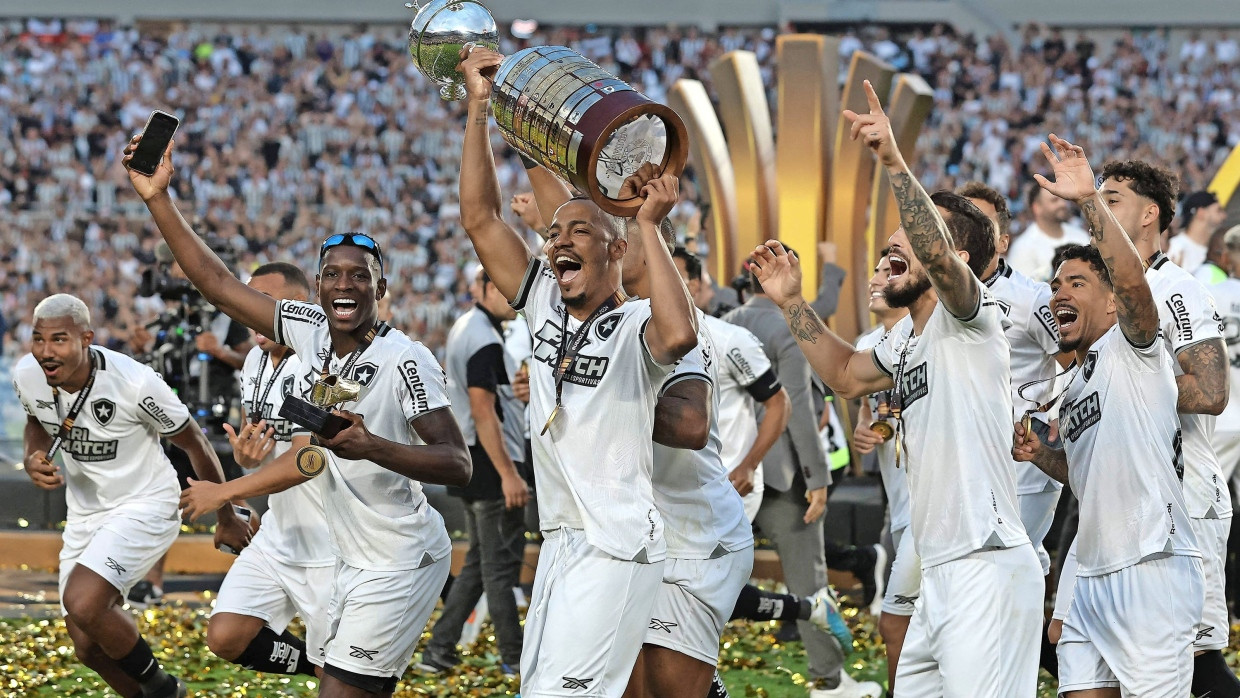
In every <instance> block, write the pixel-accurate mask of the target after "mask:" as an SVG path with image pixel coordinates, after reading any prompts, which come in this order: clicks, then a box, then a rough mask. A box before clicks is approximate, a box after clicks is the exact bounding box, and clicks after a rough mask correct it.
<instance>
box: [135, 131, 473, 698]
mask: <svg viewBox="0 0 1240 698" xmlns="http://www.w3.org/2000/svg"><path fill="white" fill-rule="evenodd" d="M140 139H141V136H134V138H133V140H131V141H130V143H129V145H128V146H127V147H126V148H125V154H124V160H123V162H127V161H128V159H129V157H131V154H132V152H133V150H134V148H135V146H136V145H137V143H138V142H139V140H140ZM172 154H173V144H169V146H168V149H167V150H166V152H165V153H164V158H163V160H162V161H161V163H160V165H159V168H158V169H157V170H156V172H155V174H154V175H152V176H150V177H148V176H146V175H143V174H141V173H138V172H135V171H133V170H129V179H130V182H131V183H132V184H133V187H134V190H135V191H136V192H137V193H138V194H139V195H140V196H141V197H142V200H143V201H144V202H145V203H146V206H147V208H148V209H149V210H150V212H151V216H152V218H154V220H155V223H156V225H157V226H158V227H159V231H160V233H161V234H162V235H163V237H164V240H166V241H167V242H168V246H169V248H171V250H172V253H173V255H174V256H175V257H176V260H177V262H178V263H180V265H181V268H182V269H184V270H185V271H186V274H187V275H188V276H189V278H190V281H192V282H193V284H194V286H195V287H197V288H198V290H199V291H200V292H201V293H202V295H203V297H205V298H206V299H207V300H208V301H210V302H211V303H212V304H214V305H215V306H216V307H218V308H220V309H221V310H223V311H224V312H225V313H226V314H227V315H228V316H229V317H232V318H233V319H234V320H237V321H238V322H241V323H242V324H244V325H246V326H248V327H249V328H250V329H252V330H254V331H255V332H258V333H259V334H261V335H264V336H266V337H271V338H272V339H274V340H275V341H276V342H278V343H280V344H283V345H285V346H287V347H289V348H290V349H292V350H293V351H294V352H296V354H297V355H298V356H299V357H301V361H302V366H303V369H304V370H303V373H302V375H301V377H300V379H299V381H298V384H297V387H295V389H294V393H295V394H296V395H299V396H304V397H309V396H310V394H311V390H312V385H313V384H315V383H324V384H326V383H328V382H329V381H328V379H329V378H331V377H336V379H337V380H339V379H341V378H343V379H347V380H352V381H355V382H356V384H357V385H358V386H359V389H360V391H359V394H358V396H357V397H356V398H355V399H350V400H347V401H345V402H342V403H340V405H341V406H342V407H347V409H339V410H337V411H336V412H335V414H337V415H338V416H341V417H343V418H344V419H346V420H347V421H348V426H347V427H346V428H344V429H342V430H341V431H340V432H339V433H337V434H336V435H335V436H333V437H331V438H324V439H323V440H322V445H323V446H324V447H325V448H326V449H327V450H328V451H329V454H328V457H327V459H326V460H327V463H326V472H325V473H324V474H323V476H322V477H324V478H325V479H324V481H323V482H322V483H317V484H319V485H320V486H321V487H322V488H323V503H324V511H325V513H326V516H327V526H328V530H329V531H330V533H331V543H332V549H333V552H334V553H335V555H336V557H337V564H336V572H335V579H334V582H333V588H332V595H331V600H330V602H329V604H328V610H327V614H326V621H327V626H328V631H327V642H326V646H325V647H324V648H323V651H322V653H321V654H320V657H319V658H320V659H321V660H322V661H323V683H322V686H321V688H320V692H319V695H320V696H325V697H329V698H353V697H354V696H357V697H362V696H389V695H391V694H392V692H393V691H394V690H395V687H396V681H397V679H398V678H399V677H400V676H401V674H403V673H404V671H405V668H406V667H407V666H408V665H409V662H410V660H411V659H412V658H413V652H414V649H415V647H416V645H417V641H418V638H419V637H420V636H421V633H422V629H423V627H424V626H425V625H426V621H427V619H428V618H429V617H430V614H431V611H432V610H433V609H434V607H435V603H436V602H437V601H438V599H439V592H440V591H441V590H442V588H443V584H444V581H445V580H446V579H447V576H448V567H449V565H450V562H451V557H450V554H451V550H452V543H451V540H450V539H449V538H448V532H447V530H445V528H444V524H443V519H442V517H440V515H439V512H437V511H435V509H434V508H432V507H431V506H430V504H429V503H428V502H427V501H426V496H425V495H424V494H423V492H422V485H421V483H423V482H426V483H436V484H444V485H464V484H465V483H467V482H469V479H470V474H471V464H470V460H469V451H468V449H466V447H465V441H464V438H463V437H462V436H461V431H460V429H459V428H458V427H457V424H456V420H455V419H454V418H453V416H452V413H451V411H450V410H449V409H447V408H448V406H449V405H448V399H447V396H446V386H445V382H444V375H443V369H441V368H440V366H439V364H438V363H437V362H436V361H435V358H434V356H433V355H432V354H431V353H430V351H429V350H428V349H427V348H426V347H424V346H422V344H420V343H418V342H415V341H414V340H412V339H410V338H409V337H407V336H405V335H404V334H403V333H402V332H400V331H398V330H395V329H392V328H391V327H389V326H388V325H387V324H386V323H383V322H379V321H378V302H379V300H380V299H381V298H383V296H384V295H385V293H386V292H387V280H386V279H385V278H383V256H382V252H381V250H380V248H379V245H378V243H377V242H375V240H374V239H373V238H371V237H369V236H367V235H361V234H357V233H349V234H343V235H332V236H330V237H328V238H327V239H326V240H324V242H323V244H322V245H321V246H320V248H319V269H318V275H317V277H316V279H315V282H316V286H317V288H316V296H317V297H318V304H311V303H304V302H300V301H292V300H283V301H276V300H275V299H273V298H272V297H271V296H268V295H266V294H264V293H262V292H260V291H258V290H255V289H253V288H250V287H249V286H246V285H245V284H243V283H241V281H240V280H239V279H237V278H236V277H235V276H233V275H232V272H230V271H229V270H228V267H226V266H225V265H224V264H223V262H221V261H220V259H219V258H218V257H217V256H216V255H215V254H214V253H213V252H212V251H211V250H210V249H209V248H208V247H207V246H206V245H205V244H204V243H203V242H202V240H201V239H200V238H199V237H198V236H197V235H195V234H194V231H193V230H191V229H190V227H189V225H188V224H187V223H186V222H185V219H184V218H183V217H182V216H181V213H180V211H178V210H177V207H176V204H175V203H174V202H173V200H172V198H171V196H169V194H168V184H169V182H170V181H171V179H172V174H173V169H172ZM306 479H307V478H306V476H305V475H303V474H302V472H301V471H300V470H299V469H298V465H297V463H296V462H289V461H287V460H284V461H282V460H281V459H277V460H276V461H273V462H272V463H270V464H268V466H267V467H264V468H260V469H259V471H258V472H256V473H254V474H251V475H248V476H246V477H243V478H239V479H238V480H236V481H235V482H237V483H241V485H239V486H241V487H245V488H248V490H247V492H248V493H253V494H257V493H270V492H277V491H281V490H284V489H287V488H289V487H292V486H295V485H298V484H300V483H302V482H305V481H306ZM311 649H312V650H313V649H314V648H311Z"/></svg>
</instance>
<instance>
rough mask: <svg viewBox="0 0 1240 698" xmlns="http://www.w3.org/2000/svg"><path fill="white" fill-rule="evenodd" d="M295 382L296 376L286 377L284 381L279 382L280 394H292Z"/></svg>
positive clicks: (285, 395) (286, 395) (287, 395)
mask: <svg viewBox="0 0 1240 698" xmlns="http://www.w3.org/2000/svg"><path fill="white" fill-rule="evenodd" d="M296 382H297V377H296V376H288V377H286V378H285V379H284V382H283V383H281V384H280V394H281V395H283V396H284V397H289V396H291V395H292V394H293V386H294V385H295V384H296Z"/></svg>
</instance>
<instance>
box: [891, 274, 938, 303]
mask: <svg viewBox="0 0 1240 698" xmlns="http://www.w3.org/2000/svg"><path fill="white" fill-rule="evenodd" d="M906 273H911V272H906ZM930 288H931V284H930V277H929V276H927V275H925V274H922V275H921V276H919V277H916V278H914V279H913V280H912V281H910V282H909V284H908V285H907V286H905V287H904V288H896V287H895V286H893V285H892V284H887V285H886V286H884V287H883V300H885V301H887V305H888V306H889V307H892V308H907V307H909V306H910V305H912V304H914V303H916V302H917V299H919V298H921V297H922V295H924V294H925V293H926V291H929V290H930Z"/></svg>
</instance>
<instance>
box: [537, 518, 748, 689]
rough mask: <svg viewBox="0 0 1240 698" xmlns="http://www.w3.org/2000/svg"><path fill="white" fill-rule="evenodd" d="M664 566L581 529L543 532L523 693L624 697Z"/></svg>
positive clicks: (647, 624) (660, 562)
mask: <svg viewBox="0 0 1240 698" xmlns="http://www.w3.org/2000/svg"><path fill="white" fill-rule="evenodd" d="M663 565H664V563H663V561H659V562H654V563H640V562H633V561H632V560H621V559H618V558H614V557H612V556H610V555H608V554H607V553H604V552H603V551H602V550H599V549H598V548H596V547H594V546H593V545H590V544H589V543H588V542H587V541H586V534H585V531H582V530H578V529H573V528H560V529H556V530H554V531H544V532H543V545H542V550H541V551H540V552H539V554H538V569H537V571H536V572H535V573H534V593H533V596H532V597H531V598H530V608H529V611H527V613H526V616H525V645H524V648H523V649H522V652H521V695H522V696H525V698H543V697H544V696H578V697H580V696H590V697H591V698H599V697H602V696H606V697H608V698H611V697H613V696H616V697H618V696H620V695H622V694H623V693H624V689H625V686H627V685H628V683H629V675H630V674H631V673H632V672H633V665H634V663H636V662H637V653H638V652H639V651H640V650H641V647H642V642H644V641H645V637H646V628H647V627H648V626H649V624H650V617H651V613H650V611H651V609H652V608H653V607H654V599H655V597H656V596H657V595H658V591H659V586H660V584H662V582H663ZM733 600H735V599H733Z"/></svg>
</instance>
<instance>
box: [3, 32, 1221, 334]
mask: <svg viewBox="0 0 1240 698" xmlns="http://www.w3.org/2000/svg"><path fill="white" fill-rule="evenodd" d="M776 34H777V30H775V29H774V28H770V27H767V28H754V29H735V28H729V29H725V30H723V31H722V32H720V33H718V34H710V35H708V34H706V33H703V32H699V31H698V30H697V29H695V28H693V27H690V28H687V29H684V30H680V29H638V30H628V29H625V30H618V29H617V30H613V29H605V28H604V29H595V28H591V27H587V28H584V29H583V28H572V29H539V30H536V31H535V32H534V33H532V34H531V35H530V36H528V37H525V38H522V39H515V38H511V37H509V38H507V39H506V40H505V44H504V46H503V47H502V48H503V49H504V50H506V51H508V50H513V49H515V48H518V47H520V46H522V45H536V44H567V45H571V46H573V47H575V48H577V49H578V50H580V51H581V52H582V53H584V54H585V55H587V56H589V57H591V58H593V59H594V60H596V61H597V62H599V63H600V64H601V65H602V66H603V67H604V68H606V69H608V70H611V71H614V72H615V73H617V74H619V75H620V76H622V77H623V78H625V79H627V80H629V81H631V82H633V83H634V84H636V85H639V86H640V89H642V90H643V91H644V92H646V93H647V94H648V95H649V96H651V97H652V98H654V99H661V98H663V97H664V95H665V93H666V89H667V87H668V86H669V85H670V84H672V82H674V81H675V80H676V79H678V78H681V77H689V78H699V79H703V80H704V81H706V82H708V83H709V72H708V70H707V67H708V66H709V64H710V62H711V61H712V60H713V59H714V58H716V57H717V56H719V55H720V54H722V53H723V52H726V51H729V50H734V49H747V50H752V51H754V52H755V53H756V54H757V56H758V58H759V60H760V61H761V65H762V69H763V71H764V77H765V78H767V84H768V85H770V86H771V89H772V90H773V89H774V80H773V79H771V78H773V69H774V66H773V62H774V61H773V55H774V40H775V37H776ZM1179 39H1181V40H1172V39H1171V38H1169V37H1168V36H1167V35H1165V34H1163V33H1157V32H1152V33H1143V34H1135V33H1134V34H1126V35H1123V36H1122V37H1121V38H1120V39H1119V40H1118V41H1116V42H1115V44H1114V46H1099V45H1098V44H1097V43H1096V42H1095V40H1094V39H1092V38H1090V36H1088V35H1085V34H1079V35H1076V36H1075V37H1069V36H1068V35H1067V34H1065V33H1064V32H1062V31H1060V30H1057V29H1045V28H1038V27H1030V28H1028V29H1026V30H1025V31H1024V32H1023V33H1022V34H1021V41H1020V44H1019V46H1011V45H1009V44H1008V43H1007V42H1006V41H1005V40H1004V39H1003V38H1002V37H1001V36H992V37H990V38H988V39H985V40H978V39H975V38H974V37H972V36H965V37H960V36H957V35H955V34H953V32H951V30H949V29H946V28H943V27H937V28H935V29H934V30H933V31H931V32H929V33H925V32H921V31H916V32H913V33H911V34H904V35H899V36H897V35H891V34H888V33H887V30H885V29H875V30H867V31H865V32H863V33H860V34H858V33H853V32H849V33H847V34H845V35H844V36H843V40H842V42H841V46H840V50H841V53H842V54H845V55H847V54H850V53H851V52H852V51H853V50H855V49H867V50H870V51H872V52H874V53H875V54H876V55H878V56H880V57H882V58H884V59H887V60H889V61H891V62H892V63H893V64H895V65H896V66H897V67H898V68H900V69H902V70H912V71H916V72H919V73H921V74H922V75H924V76H926V77H927V79H928V80H929V81H930V83H931V84H932V85H933V86H934V88H935V107H934V110H933V112H932V115H931V118H930V123H929V124H928V126H927V128H926V129H925V132H924V135H923V138H922V140H921V142H920V144H919V145H920V150H919V153H920V154H919V158H920V163H919V165H918V166H917V167H916V170H917V171H918V172H919V175H920V176H921V177H922V178H923V181H924V182H925V185H926V186H927V187H928V188H930V189H934V188H941V187H951V186H953V185H956V184H958V183H961V182H963V181H965V180H969V179H980V180H982V181H984V182H986V183H987V184H989V185H991V186H992V187H994V188H995V189H997V190H998V191H1000V192H1002V193H1003V194H1005V195H1007V196H1008V197H1009V198H1010V199H1011V200H1012V201H1014V202H1017V203H1016V206H1015V208H1016V211H1015V213H1016V216H1017V219H1018V223H1017V225H1016V226H1014V229H1015V230H1017V231H1019V230H1021V228H1022V224H1021V222H1022V221H1024V220H1027V217H1026V216H1025V212H1024V211H1023V210H1022V209H1023V208H1024V207H1023V206H1022V205H1021V204H1020V202H1021V201H1022V200H1023V196H1022V190H1023V189H1024V187H1025V186H1026V185H1027V184H1028V183H1029V182H1030V179H1029V176H1030V175H1031V172H1032V169H1034V168H1037V167H1038V166H1039V165H1038V163H1039V158H1038V157H1036V149H1037V144H1038V142H1039V141H1040V140H1041V139H1042V137H1043V135H1044V134H1045V133H1046V132H1048V131H1050V132H1056V133H1065V134H1069V135H1071V136H1072V137H1074V138H1076V139H1080V140H1082V141H1085V142H1089V143H1091V144H1092V145H1093V146H1094V147H1095V148H1097V149H1098V150H1099V151H1103V152H1107V153H1109V154H1112V155H1114V156H1115V157H1144V158H1149V159H1153V160H1157V161H1159V162H1165V163H1169V164H1170V165H1172V166H1173V168H1174V169H1176V170H1177V172H1178V173H1179V174H1180V175H1181V177H1182V178H1183V180H1184V190H1185V191H1192V190H1195V189H1201V188H1203V187H1204V185H1205V184H1206V183H1207V182H1208V180H1209V177H1210V174H1211V173H1212V172H1213V171H1214V170H1215V169H1216V168H1217V166H1218V165H1219V164H1220V163H1221V161H1222V159H1223V158H1224V157H1225V156H1226V154H1227V152H1228V151H1229V149H1230V148H1231V147H1232V146H1234V145H1235V144H1236V143H1237V141H1238V140H1240V128H1238V126H1240V124H1238V123H1237V121H1238V120H1240V108H1238V106H1240V105H1238V104H1237V100H1236V95H1235V92H1234V90H1233V88H1232V87H1231V85H1232V84H1234V83H1235V82H1236V77H1237V75H1236V73H1237V70H1240V62H1238V61H1237V55H1238V54H1240V50H1238V48H1237V47H1238V45H1237V42H1236V40H1235V39H1234V38H1233V37H1232V36H1231V35H1230V34H1229V33H1227V32H1222V33H1219V34H1215V35H1212V36H1200V35H1198V34H1196V33H1194V34H1192V35H1190V36H1188V37H1187V38H1185V37H1180V38H1179ZM0 55H4V56H6V57H7V58H8V59H9V60H5V61H3V63H2V64H0V105H2V108H0V164H2V165H3V166H2V167H0V333H3V334H0V336H3V335H7V337H5V338H6V339H8V340H9V341H7V342H4V346H3V352H4V353H5V354H7V355H9V356H14V355H17V354H20V353H21V352H23V351H24V349H25V347H26V346H27V344H28V340H29V329H30V328H29V325H28V318H29V317H30V311H31V310H32V308H33V305H34V303H35V302H37V301H38V300H39V299H40V298H42V297H44V296H46V295H47V294H48V293H51V292H55V291H67V292H72V293H76V294H79V295H81V296H82V297H83V298H85V299H86V301H87V302H88V303H89V304H90V305H91V306H92V307H94V308H96V309H97V311H98V312H99V316H100V318H101V320H103V321H102V322H100V323H99V330H100V341H102V342H104V343H112V344H119V343H121V342H123V341H124V340H125V339H127V338H128V336H129V335H130V333H131V332H132V331H133V328H134V327H135V326H136V325H137V324H138V323H141V322H145V321H147V320H149V319H150V317H151V316H152V315H153V314H154V313H155V312H157V311H158V310H159V303H158V302H157V301H156V302H142V301H140V300H135V299H136V298H137V288H138V279H139V277H140V275H141V272H142V271H143V269H144V268H146V267H148V266H149V265H150V264H151V263H152V262H153V259H154V258H153V249H154V246H155V242H156V238H155V236H154V235H153V231H152V230H151V229H150V225H149V223H148V222H146V221H144V220H143V218H142V216H141V211H140V210H139V209H140V204H139V202H138V201H136V200H135V199H134V197H133V196H132V195H131V194H130V193H129V192H127V191H126V187H125V182H124V173H123V172H121V171H120V169H119V168H118V167H117V166H116V163H115V154H116V153H117V152H118V151H119V149H120V147H121V146H122V144H123V141H124V140H125V139H126V138H127V137H128V134H131V133H133V132H135V131H138V130H140V129H141V128H142V126H143V123H144V121H145V119H146V116H147V114H148V113H149V112H150V110H151V109H152V108H162V109H165V110H168V111H171V112H173V113H177V114H179V115H180V116H181V117H182V119H183V123H182V127H181V130H180V132H179V134H178V152H179V157H178V160H177V163H176V165H177V167H178V168H179V169H181V171H183V172H185V173H186V175H185V176H184V177H181V178H179V179H178V187H177V192H176V195H177V196H178V198H179V199H180V200H182V201H183V202H186V203H187V204H188V205H189V208H191V209H192V212H193V214H194V217H195V218H196V223H197V225H198V227H199V229H200V230H205V231H210V232H212V233H214V234H215V236H217V237H218V239H219V240H220V241H221V244H223V245H226V246H228V247H230V248H232V249H233V250H234V251H236V253H237V264H238V266H239V268H240V269H241V270H242V271H243V272H244V271H246V270H248V269H252V268H253V267H254V266H256V265H258V264H261V263H264V262H268V261H274V260H289V259H291V260H294V261H296V262H299V263H301V264H303V265H304V266H305V267H306V268H312V261H313V253H314V247H315V245H316V243H317V241H319V240H321V239H322V238H323V237H324V236H325V235H326V234H330V233H331V232H342V231H348V230H359V231H363V232H369V233H374V234H376V235H378V236H379V237H380V238H381V239H383V240H384V243H385V245H386V246H387V248H388V256H389V259H390V260H391V261H390V267H389V270H388V271H389V275H390V276H391V281H392V283H391V284H390V288H391V289H392V294H393V297H392V302H391V303H390V306H389V307H390V312H391V315H392V320H393V322H394V324H396V325H397V326H400V327H403V328H406V329H407V330H408V331H410V333H411V334H413V335H414V336H418V337H421V338H422V339H423V340H424V341H425V342H426V343H427V344H428V345H429V346H431V347H434V348H435V349H436V350H439V349H440V348H441V347H442V345H443V342H444V339H445V336H446V331H447V328H448V326H449V325H450V323H451V320H452V319H453V318H454V317H455V316H457V315H458V314H459V313H460V312H461V311H462V310H463V309H465V308H468V307H469V305H468V298H467V291H466V287H467V285H468V282H467V280H466V279H465V274H464V270H465V269H466V267H467V266H468V265H469V263H470V262H471V260H472V258H473V254H472V252H471V251H470V249H469V247H468V245H467V244H466V243H465V237H464V235H463V234H462V232H461V228H460V223H459V213H460V211H459V205H458V204H457V182H456V173H457V171H458V159H459V152H460V137H461V136H460V128H459V121H460V118H461V113H460V107H459V105H455V104H451V103H445V102H441V101H440V100H439V99H438V97H437V95H436V91H435V90H434V89H431V88H430V86H428V85H427V84H426V81H425V80H424V79H423V78H422V77H421V76H420V75H419V74H418V73H417V71H416V70H415V69H414V68H413V66H412V65H411V63H410V61H409V60H408V57H407V55H406V54H405V36H404V29H403V28H402V27H400V26H392V27H369V28H368V27H357V28H351V29H342V30H330V31H329V30H327V29H324V28H299V27H296V26H288V27H283V28H275V27H268V28H257V27H251V28H239V29H237V28H228V27H217V26H212V25H190V26H188V27H185V28H181V29H178V30H175V31H172V32H171V33H169V34H167V35H166V36H162V37H156V36H151V35H144V34H140V33H139V32H138V31H137V30H135V29H133V28H122V27H116V26H113V25H111V24H109V23H108V22H94V21H78V22H62V21H59V20H56V21H33V20H31V21H25V22H11V23H9V24H7V25H0ZM772 97H773V95H772ZM771 103H772V104H774V100H773V99H772V100H771ZM501 152H506V151H501ZM499 176H500V181H501V184H502V186H503V187H504V190H505V192H506V194H508V195H510V194H513V193H516V192H517V191H518V190H519V189H520V188H522V187H523V186H525V182H524V181H523V178H522V176H521V169H520V166H519V163H518V162H517V160H516V158H515V157H513V156H512V155H511V153H510V152H508V154H507V155H506V156H505V157H504V158H502V162H501V163H500V165H499ZM683 191H684V195H683V198H684V200H683V201H682V203H681V205H680V206H678V208H677V211H675V212H674V213H673V217H672V218H673V220H674V221H675V222H676V223H677V224H678V226H679V227H680V228H681V230H682V232H685V231H687V232H692V230H693V228H694V227H695V226H696V225H697V212H698V210H699V209H698V207H697V206H696V205H695V204H694V201H693V199H695V198H696V193H695V191H696V190H695V188H694V187H693V186H692V183H691V182H686V186H685V187H684V188H683ZM515 220H516V219H515V216H514V221H515ZM79 250H81V252H79Z"/></svg>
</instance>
